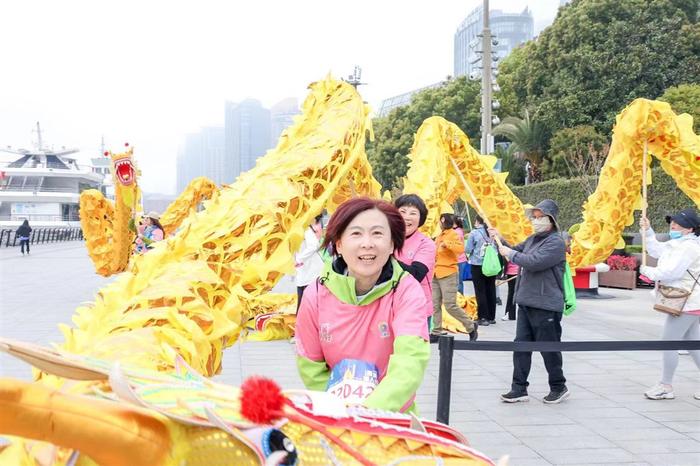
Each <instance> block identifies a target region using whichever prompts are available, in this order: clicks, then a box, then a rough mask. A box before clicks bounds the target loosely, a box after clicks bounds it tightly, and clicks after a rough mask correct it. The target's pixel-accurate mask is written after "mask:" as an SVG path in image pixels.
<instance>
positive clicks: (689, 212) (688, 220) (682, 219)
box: [666, 208, 700, 229]
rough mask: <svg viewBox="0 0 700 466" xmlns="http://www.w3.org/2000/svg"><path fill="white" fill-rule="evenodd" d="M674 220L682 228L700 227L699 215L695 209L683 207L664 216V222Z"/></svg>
mask: <svg viewBox="0 0 700 466" xmlns="http://www.w3.org/2000/svg"><path fill="white" fill-rule="evenodd" d="M671 221H674V222H676V223H677V224H679V225H680V226H682V227H683V228H692V229H695V228H700V217H698V213H697V211H696V210H695V209H692V208H690V209H684V210H681V211H680V212H678V213H677V214H674V215H667V216H666V223H671Z"/></svg>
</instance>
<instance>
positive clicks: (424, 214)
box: [394, 194, 428, 227]
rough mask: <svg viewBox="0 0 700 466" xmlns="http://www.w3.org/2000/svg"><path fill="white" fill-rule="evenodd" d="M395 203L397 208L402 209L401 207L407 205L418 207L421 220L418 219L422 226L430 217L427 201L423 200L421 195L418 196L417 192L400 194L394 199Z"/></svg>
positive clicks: (419, 224)
mask: <svg viewBox="0 0 700 466" xmlns="http://www.w3.org/2000/svg"><path fill="white" fill-rule="evenodd" d="M394 205H395V206H396V208H397V209H400V208H401V207H405V206H410V207H415V208H416V209H418V213H419V216H420V220H418V226H419V227H422V226H423V224H424V223H425V220H426V219H427V218H428V208H427V207H426V206H425V202H423V199H421V198H420V196H417V195H416V194H404V195H403V196H399V197H398V198H396V200H395V201H394Z"/></svg>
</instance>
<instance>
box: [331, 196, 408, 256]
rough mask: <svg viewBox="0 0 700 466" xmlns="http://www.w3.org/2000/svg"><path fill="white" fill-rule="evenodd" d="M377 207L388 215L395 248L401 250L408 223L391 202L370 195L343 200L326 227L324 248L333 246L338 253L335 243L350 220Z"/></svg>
mask: <svg viewBox="0 0 700 466" xmlns="http://www.w3.org/2000/svg"><path fill="white" fill-rule="evenodd" d="M372 209H377V210H378V211H380V212H381V213H383V214H384V216H386V219H387V221H388V222H389V230H390V231H391V241H392V242H393V243H394V249H395V250H397V251H400V250H401V248H402V247H403V243H404V239H405V236H406V224H405V223H404V221H403V217H402V216H401V214H400V213H399V211H398V209H397V208H396V207H394V206H393V205H392V204H390V203H389V202H386V201H383V200H381V199H370V198H368V197H356V198H354V199H350V200H349V201H345V202H343V203H342V204H341V205H340V207H338V210H336V211H335V212H334V213H333V215H331V219H330V220H329V221H328V227H327V228H326V236H325V238H324V239H323V244H322V245H321V247H322V248H327V247H328V246H330V247H331V251H332V253H333V254H336V252H337V251H336V250H335V243H336V242H338V241H340V237H341V236H342V235H343V232H344V231H345V229H346V228H347V227H348V225H350V222H352V220H353V219H354V218H355V217H357V216H358V215H359V214H360V213H362V212H364V211H366V210H372Z"/></svg>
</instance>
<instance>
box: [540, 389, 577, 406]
mask: <svg viewBox="0 0 700 466" xmlns="http://www.w3.org/2000/svg"><path fill="white" fill-rule="evenodd" d="M570 394H571V392H569V389H568V388H566V387H564V388H563V389H561V390H558V391H554V390H552V391H550V392H549V395H547V396H545V397H544V398H542V401H543V402H544V403H547V404H552V405H553V404H557V403H561V402H562V401H564V400H565V399H567V398H569V395H570Z"/></svg>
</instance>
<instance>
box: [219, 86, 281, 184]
mask: <svg viewBox="0 0 700 466" xmlns="http://www.w3.org/2000/svg"><path fill="white" fill-rule="evenodd" d="M225 113H226V116H225V119H226V121H225V132H226V135H225V149H226V151H225V153H226V157H225V159H224V173H225V180H224V181H225V182H226V183H233V182H234V181H235V179H236V178H237V177H238V175H240V174H241V173H242V172H245V171H248V170H250V169H251V168H253V167H254V166H255V161H256V160H257V158H258V157H260V156H262V155H265V152H267V150H268V149H270V147H271V144H270V111H269V110H268V109H266V108H263V106H262V105H261V104H260V102H259V101H257V100H255V99H246V100H244V101H242V102H240V103H234V102H226V106H225Z"/></svg>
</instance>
